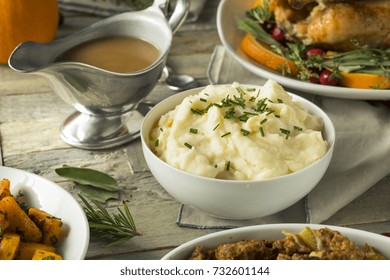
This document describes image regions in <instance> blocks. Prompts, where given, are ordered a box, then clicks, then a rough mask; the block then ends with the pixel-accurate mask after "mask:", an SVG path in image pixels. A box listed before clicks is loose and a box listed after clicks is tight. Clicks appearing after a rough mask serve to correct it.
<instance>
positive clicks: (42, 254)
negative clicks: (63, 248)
mask: <svg viewBox="0 0 390 280" xmlns="http://www.w3.org/2000/svg"><path fill="white" fill-rule="evenodd" d="M32 260H62V257H61V256H60V255H58V254H56V253H53V252H48V251H43V250H36V251H35V253H34V256H33V257H32Z"/></svg>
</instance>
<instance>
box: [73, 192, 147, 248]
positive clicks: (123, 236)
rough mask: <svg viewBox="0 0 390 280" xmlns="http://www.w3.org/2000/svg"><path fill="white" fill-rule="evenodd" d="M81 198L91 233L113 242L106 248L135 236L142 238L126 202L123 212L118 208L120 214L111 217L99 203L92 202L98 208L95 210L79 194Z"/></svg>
mask: <svg viewBox="0 0 390 280" xmlns="http://www.w3.org/2000/svg"><path fill="white" fill-rule="evenodd" d="M79 197H80V199H81V200H82V201H83V203H84V204H85V207H84V211H85V214H86V215H87V219H88V223H89V228H90V229H91V231H92V232H94V233H95V234H97V235H98V236H99V237H101V238H110V239H112V240H113V241H112V242H109V243H108V244H107V245H106V246H115V245H118V244H120V243H123V242H125V241H127V240H130V239H132V238H133V237H135V236H141V234H140V233H139V232H138V231H137V229H136V225H135V223H134V220H133V217H132V215H131V213H130V210H129V207H128V206H127V204H126V203H125V202H123V210H121V209H120V208H119V207H118V208H117V210H118V213H117V214H112V215H110V214H109V213H108V211H107V210H106V209H105V208H104V207H103V206H102V205H101V204H100V203H98V202H97V201H94V200H92V203H93V204H94V205H95V206H96V208H97V209H95V208H94V207H92V205H91V204H90V203H89V202H88V201H87V200H86V199H85V198H84V197H83V196H82V195H80V194H79Z"/></svg>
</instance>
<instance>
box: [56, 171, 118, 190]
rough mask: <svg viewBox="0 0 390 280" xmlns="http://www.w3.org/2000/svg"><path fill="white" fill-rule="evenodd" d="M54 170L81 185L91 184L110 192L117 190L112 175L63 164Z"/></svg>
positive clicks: (116, 184)
mask: <svg viewBox="0 0 390 280" xmlns="http://www.w3.org/2000/svg"><path fill="white" fill-rule="evenodd" d="M55 172H56V173H57V175H59V176H61V177H64V178H66V179H69V180H72V181H74V182H76V183H79V184H82V185H91V186H93V187H95V188H98V189H102V190H106V191H111V192H113V191H117V190H118V188H119V187H118V183H117V181H116V180H115V179H114V178H113V177H111V176H110V175H108V174H106V173H103V172H100V171H97V170H94V169H90V168H81V167H71V166H64V167H60V168H56V169H55Z"/></svg>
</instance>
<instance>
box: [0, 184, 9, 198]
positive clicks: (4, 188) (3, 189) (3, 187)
mask: <svg viewBox="0 0 390 280" xmlns="http://www.w3.org/2000/svg"><path fill="white" fill-rule="evenodd" d="M10 187H11V182H10V181H9V180H8V179H3V180H1V181H0V200H1V199H2V198H4V197H6V196H11V190H10Z"/></svg>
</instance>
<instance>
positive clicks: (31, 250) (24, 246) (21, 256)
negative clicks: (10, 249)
mask: <svg viewBox="0 0 390 280" xmlns="http://www.w3.org/2000/svg"><path fill="white" fill-rule="evenodd" d="M37 250H41V251H47V252H55V248H54V247H53V246H49V245H46V244H42V243H34V242H20V244H19V249H18V252H17V254H16V256H15V260H31V259H32V258H33V256H34V254H35V251H37Z"/></svg>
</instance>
